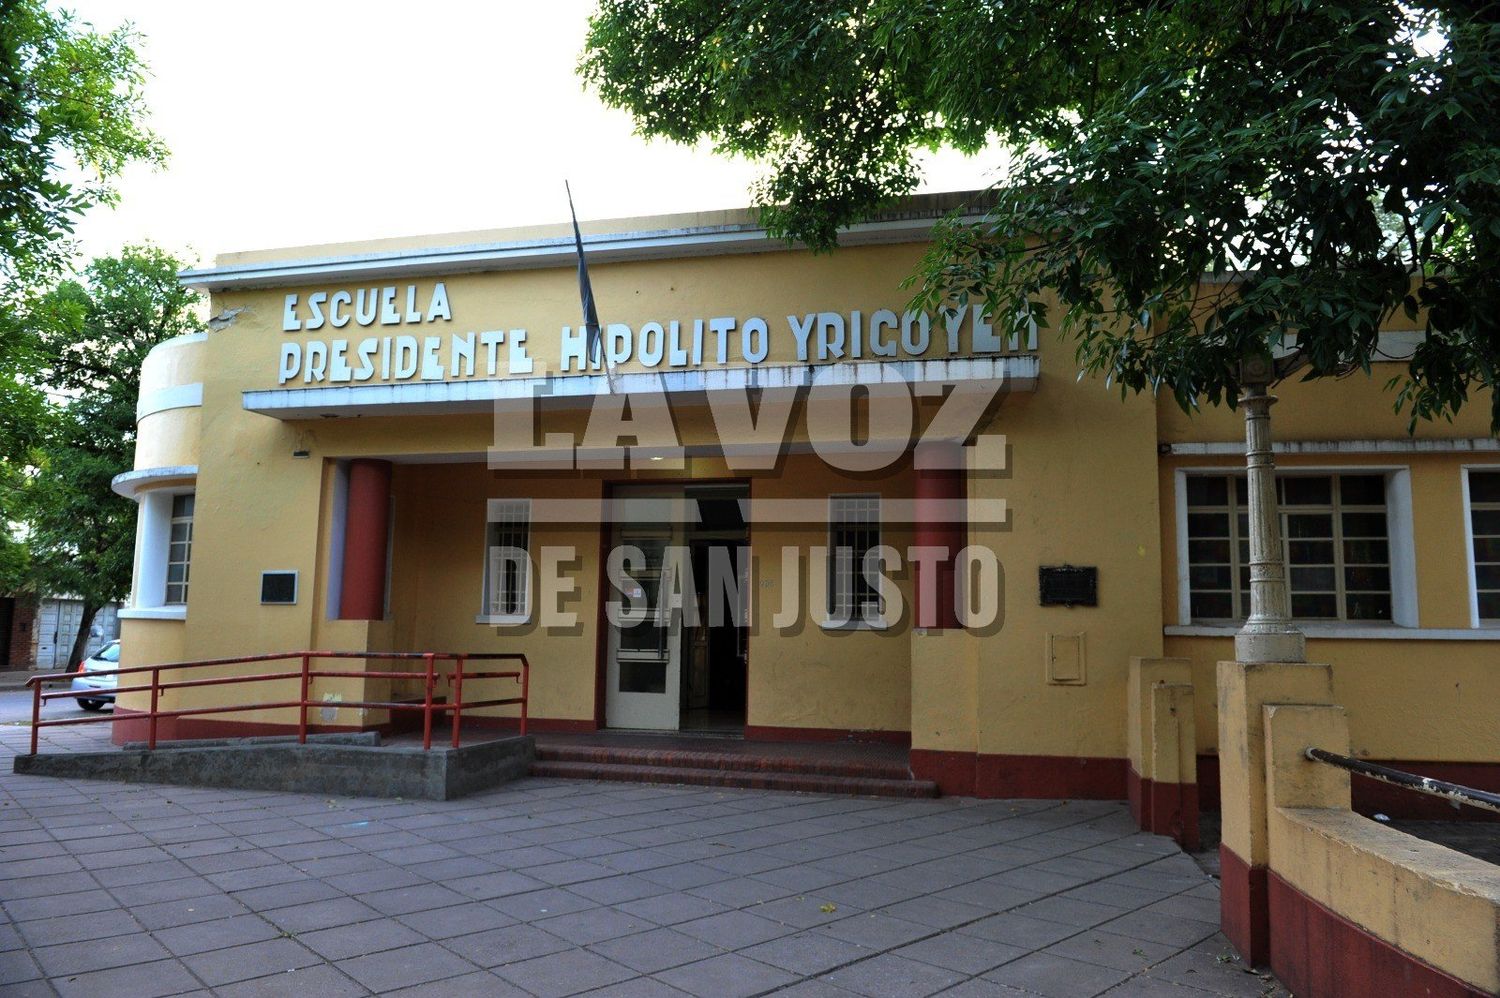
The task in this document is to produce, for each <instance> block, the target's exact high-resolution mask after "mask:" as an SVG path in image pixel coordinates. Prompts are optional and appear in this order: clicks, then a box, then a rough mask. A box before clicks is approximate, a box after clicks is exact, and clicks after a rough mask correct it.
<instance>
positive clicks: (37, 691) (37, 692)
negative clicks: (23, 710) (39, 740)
mask: <svg viewBox="0 0 1500 998" xmlns="http://www.w3.org/2000/svg"><path fill="white" fill-rule="evenodd" d="M41 720H42V684H41V683H33V684H31V754H32V755H36V735H37V728H39V727H41Z"/></svg>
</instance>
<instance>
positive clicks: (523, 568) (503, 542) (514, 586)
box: [484, 499, 531, 618]
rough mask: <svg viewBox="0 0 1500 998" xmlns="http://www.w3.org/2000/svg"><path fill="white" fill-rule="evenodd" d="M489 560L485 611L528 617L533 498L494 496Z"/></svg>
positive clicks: (490, 508) (489, 538)
mask: <svg viewBox="0 0 1500 998" xmlns="http://www.w3.org/2000/svg"><path fill="white" fill-rule="evenodd" d="M489 510H490V516H489V520H490V522H489V525H488V537H487V539H486V540H487V543H486V552H487V554H488V557H487V558H486V560H485V583H484V591H485V612H486V613H488V614H490V615H491V616H495V617H515V618H525V617H527V616H529V615H530V613H531V592H530V578H531V570H530V569H531V557H530V555H531V500H530V499H492V500H490V503H489Z"/></svg>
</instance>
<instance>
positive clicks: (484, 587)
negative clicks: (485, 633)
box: [474, 499, 536, 627]
mask: <svg viewBox="0 0 1500 998" xmlns="http://www.w3.org/2000/svg"><path fill="white" fill-rule="evenodd" d="M515 523H520V524H523V525H524V528H525V531H526V543H525V546H524V548H522V550H524V551H525V552H526V555H527V569H526V574H525V577H524V578H523V579H522V580H521V588H522V592H521V610H520V612H519V613H496V612H495V611H494V605H495V604H494V601H493V600H492V598H491V594H492V584H493V581H494V580H493V579H492V577H491V573H490V566H491V547H492V545H491V544H490V537H491V534H492V533H493V530H494V528H495V527H497V526H499V525H503V524H515ZM531 553H532V519H531V500H530V499H491V500H489V502H488V504H487V508H486V516H485V523H484V554H483V562H482V567H481V569H480V592H479V614H478V616H476V617H475V618H474V622H475V623H477V624H488V625H491V626H495V627H516V626H519V625H523V624H529V623H530V622H531V609H532V605H533V599H532V597H533V594H534V591H535V589H536V580H535V579H534V578H533V577H532V576H533V575H534V572H533V571H532V567H531V566H532V565H533V564H534V559H533V558H532V557H531Z"/></svg>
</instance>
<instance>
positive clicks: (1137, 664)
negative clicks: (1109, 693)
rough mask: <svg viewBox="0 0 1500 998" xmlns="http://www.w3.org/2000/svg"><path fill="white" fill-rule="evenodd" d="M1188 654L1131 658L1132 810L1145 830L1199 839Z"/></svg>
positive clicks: (1190, 844)
mask: <svg viewBox="0 0 1500 998" xmlns="http://www.w3.org/2000/svg"><path fill="white" fill-rule="evenodd" d="M1194 702H1195V701H1194V695H1193V684H1192V673H1191V667H1190V665H1189V662H1188V660H1187V659H1185V658H1142V657H1140V656H1136V657H1133V658H1131V660H1130V678H1129V682H1128V683H1127V684H1126V698H1125V716H1126V725H1127V726H1126V739H1125V749H1126V756H1127V757H1128V759H1129V763H1130V771H1129V772H1128V773H1127V775H1126V778H1127V790H1128V794H1129V798H1130V811H1131V814H1132V815H1133V816H1134V817H1135V819H1136V823H1137V824H1138V825H1139V826H1140V828H1141V830H1142V831H1146V832H1152V833H1155V834H1157V835H1170V836H1172V838H1174V839H1176V840H1177V842H1178V843H1180V844H1181V845H1183V846H1184V847H1185V848H1189V849H1195V848H1197V845H1198V737H1197V735H1198V732H1197V727H1196V718H1195V717H1194Z"/></svg>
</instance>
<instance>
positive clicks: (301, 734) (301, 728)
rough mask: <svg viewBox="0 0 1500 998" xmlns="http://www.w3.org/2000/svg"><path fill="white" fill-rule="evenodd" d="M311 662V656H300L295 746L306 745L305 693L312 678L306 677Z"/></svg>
mask: <svg viewBox="0 0 1500 998" xmlns="http://www.w3.org/2000/svg"><path fill="white" fill-rule="evenodd" d="M311 662H312V656H311V655H303V656H302V695H301V696H300V697H298V699H299V700H301V701H302V706H300V707H298V708H297V744H298V745H306V744H307V692H308V686H309V684H310V683H311V681H312V677H310V676H309V675H308V672H307V670H308V665H309V664H310V663H311Z"/></svg>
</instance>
